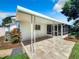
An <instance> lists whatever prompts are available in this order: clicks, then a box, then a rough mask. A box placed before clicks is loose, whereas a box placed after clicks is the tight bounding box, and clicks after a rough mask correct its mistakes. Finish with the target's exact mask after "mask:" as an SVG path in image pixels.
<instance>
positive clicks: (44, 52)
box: [25, 37, 75, 59]
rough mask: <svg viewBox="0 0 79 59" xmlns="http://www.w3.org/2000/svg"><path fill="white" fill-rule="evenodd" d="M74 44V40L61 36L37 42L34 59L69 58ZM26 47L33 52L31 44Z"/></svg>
mask: <svg viewBox="0 0 79 59" xmlns="http://www.w3.org/2000/svg"><path fill="white" fill-rule="evenodd" d="M74 44H75V43H74V42H71V41H66V40H63V39H62V38H61V37H53V38H49V39H46V40H42V41H39V42H36V43H35V55H34V59H68V58H69V55H70V53H71V50H72V48H73V46H74ZM25 47H26V50H28V52H29V54H31V52H30V51H31V50H30V45H26V46H25Z"/></svg>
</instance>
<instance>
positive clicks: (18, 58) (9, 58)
mask: <svg viewBox="0 0 79 59" xmlns="http://www.w3.org/2000/svg"><path fill="white" fill-rule="evenodd" d="M0 59H29V57H28V56H27V55H26V54H17V55H15V56H5V57H2V58H1V57H0Z"/></svg>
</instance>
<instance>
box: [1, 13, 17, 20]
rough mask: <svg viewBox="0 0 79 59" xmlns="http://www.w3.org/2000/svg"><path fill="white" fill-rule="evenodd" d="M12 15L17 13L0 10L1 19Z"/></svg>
mask: <svg viewBox="0 0 79 59" xmlns="http://www.w3.org/2000/svg"><path fill="white" fill-rule="evenodd" d="M12 15H16V13H15V12H0V19H3V18H5V17H7V16H12Z"/></svg>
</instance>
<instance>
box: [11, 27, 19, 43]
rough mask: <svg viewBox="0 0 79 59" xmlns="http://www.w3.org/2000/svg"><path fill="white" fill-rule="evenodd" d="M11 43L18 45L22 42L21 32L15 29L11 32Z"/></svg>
mask: <svg viewBox="0 0 79 59" xmlns="http://www.w3.org/2000/svg"><path fill="white" fill-rule="evenodd" d="M11 42H12V43H18V42H20V30H19V29H17V28H15V29H13V30H12V31H11Z"/></svg>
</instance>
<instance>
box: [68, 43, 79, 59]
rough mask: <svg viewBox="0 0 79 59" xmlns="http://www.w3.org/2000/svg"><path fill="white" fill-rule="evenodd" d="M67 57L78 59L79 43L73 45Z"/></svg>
mask: <svg viewBox="0 0 79 59" xmlns="http://www.w3.org/2000/svg"><path fill="white" fill-rule="evenodd" d="M69 59H79V43H76V44H75V45H74V47H73V49H72V52H71V55H70V57H69Z"/></svg>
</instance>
